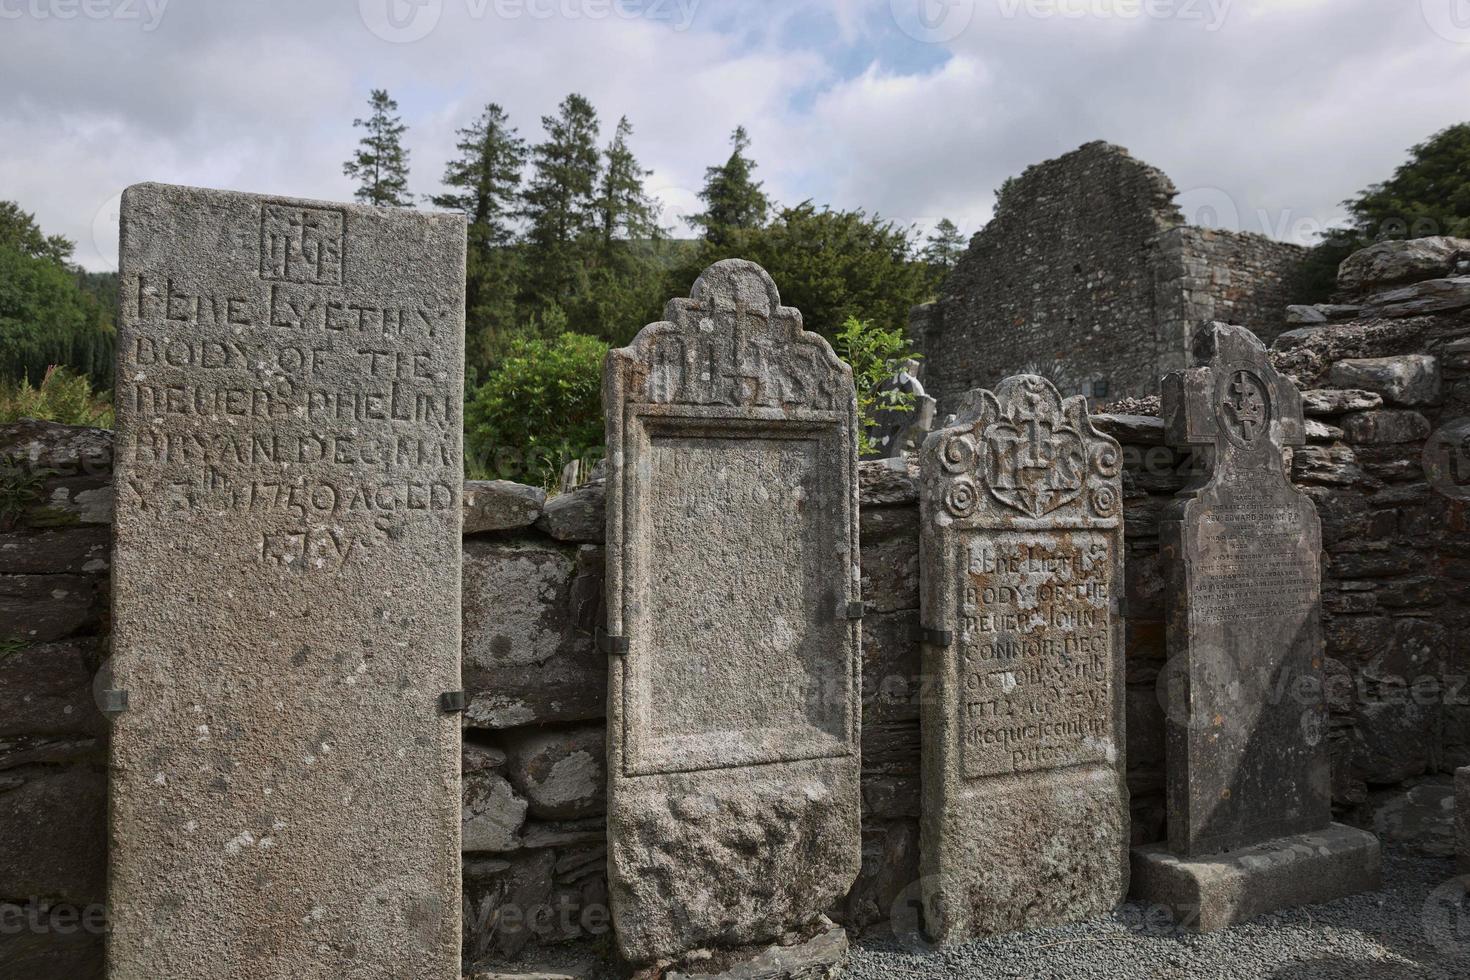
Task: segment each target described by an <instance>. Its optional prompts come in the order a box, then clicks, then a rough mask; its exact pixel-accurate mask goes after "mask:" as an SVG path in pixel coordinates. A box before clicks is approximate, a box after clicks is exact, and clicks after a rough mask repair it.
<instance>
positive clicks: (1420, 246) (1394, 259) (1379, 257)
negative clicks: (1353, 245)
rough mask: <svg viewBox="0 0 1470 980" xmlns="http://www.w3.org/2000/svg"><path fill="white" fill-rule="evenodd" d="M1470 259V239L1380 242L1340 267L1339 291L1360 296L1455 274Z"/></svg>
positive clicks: (1415, 239) (1347, 260)
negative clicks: (1464, 261)
mask: <svg viewBox="0 0 1470 980" xmlns="http://www.w3.org/2000/svg"><path fill="white" fill-rule="evenodd" d="M1466 258H1470V240H1466V239H1463V238H1449V237H1431V238H1413V239H1408V240H1404V241H1390V242H1379V243H1377V244H1376V245H1369V246H1368V247H1367V248H1363V249H1359V250H1358V251H1356V252H1354V253H1353V254H1352V255H1349V256H1348V257H1347V258H1346V259H1344V260H1343V261H1342V264H1341V265H1339V266H1338V267H1337V288H1338V289H1341V290H1342V291H1343V292H1344V293H1348V294H1361V293H1364V292H1368V291H1370V290H1375V289H1382V288H1384V287H1386V286H1397V285H1399V284H1400V283H1408V282H1418V281H1420V280H1422V279H1438V278H1439V277H1441V276H1447V275H1453V274H1454V273H1455V272H1456V265H1457V263H1458V262H1459V261H1462V260H1464V259H1466Z"/></svg>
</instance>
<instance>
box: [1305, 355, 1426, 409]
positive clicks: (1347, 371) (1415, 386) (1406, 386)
mask: <svg viewBox="0 0 1470 980" xmlns="http://www.w3.org/2000/svg"><path fill="white" fill-rule="evenodd" d="M1328 380H1330V381H1331V382H1332V383H1333V384H1335V385H1341V386H1342V387H1343V388H1347V389H1361V390H1364V391H1371V392H1376V393H1377V394H1380V395H1382V396H1383V397H1384V398H1385V399H1386V400H1388V401H1389V402H1391V403H1393V404H1395V405H1435V404H1438V403H1439V401H1440V398H1441V390H1440V389H1441V386H1442V384H1443V382H1442V380H1441V378H1440V372H1439V361H1438V360H1437V359H1436V358H1433V357H1430V356H1429V355H1428V354H1400V355H1398V356H1397V357H1350V358H1346V359H1344V360H1341V361H1338V362H1337V363H1336V364H1334V365H1332V371H1331V372H1330V373H1329V374H1328Z"/></svg>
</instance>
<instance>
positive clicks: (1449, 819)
mask: <svg viewBox="0 0 1470 980" xmlns="http://www.w3.org/2000/svg"><path fill="white" fill-rule="evenodd" d="M1349 819H1350V821H1351V823H1352V825H1353V826H1354V827H1361V828H1362V829H1364V830H1367V831H1370V832H1371V833H1373V834H1375V835H1377V837H1378V839H1379V840H1380V841H1382V842H1383V843H1384V844H1389V845H1397V846H1399V847H1403V848H1407V849H1409V850H1412V851H1414V852H1416V853H1419V854H1427V855H1429V856H1431V857H1447V858H1452V857H1454V856H1455V780H1454V777H1453V776H1428V777H1425V778H1423V779H1419V780H1415V781H1413V782H1411V783H1409V784H1407V785H1400V786H1395V787H1393V788H1392V789H1387V790H1380V791H1377V792H1372V793H1369V794H1368V798H1367V800H1365V801H1364V802H1363V803H1362V804H1361V805H1360V806H1359V807H1358V808H1357V809H1356V810H1354V811H1353V812H1352V814H1351V815H1350V817H1349Z"/></svg>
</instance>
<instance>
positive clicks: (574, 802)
mask: <svg viewBox="0 0 1470 980" xmlns="http://www.w3.org/2000/svg"><path fill="white" fill-rule="evenodd" d="M506 751H507V754H508V757H509V758H508V762H507V764H506V767H505V774H506V776H507V778H509V779H510V781H511V783H512V784H514V786H515V788H516V790H517V791H518V792H519V793H520V794H521V795H522V796H524V797H525V798H526V800H527V801H528V802H529V804H530V813H531V816H533V817H535V818H536V819H538V820H577V819H580V818H582V817H588V816H594V815H596V814H599V813H602V812H604V811H605V810H606V808H607V771H606V768H605V764H606V759H607V726H606V725H603V724H601V723H599V724H596V725H580V726H577V727H575V728H569V729H554V730H536V731H528V732H517V733H514V734H513V735H511V736H510V737H509V738H508V739H507V740H506Z"/></svg>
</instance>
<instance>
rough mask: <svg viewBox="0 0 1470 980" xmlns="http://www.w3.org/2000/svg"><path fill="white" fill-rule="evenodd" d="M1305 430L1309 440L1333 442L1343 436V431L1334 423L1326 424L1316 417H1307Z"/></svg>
mask: <svg viewBox="0 0 1470 980" xmlns="http://www.w3.org/2000/svg"><path fill="white" fill-rule="evenodd" d="M1305 432H1306V436H1307V441H1309V442H1325V443H1333V442H1336V441H1337V440H1339V439H1341V438H1342V437H1343V431H1342V430H1341V429H1339V428H1338V427H1337V426H1335V425H1326V424H1324V423H1322V422H1318V421H1317V420H1316V419H1307V421H1306V427H1305Z"/></svg>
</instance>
